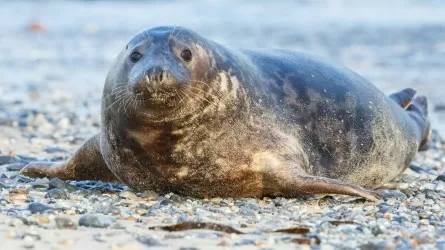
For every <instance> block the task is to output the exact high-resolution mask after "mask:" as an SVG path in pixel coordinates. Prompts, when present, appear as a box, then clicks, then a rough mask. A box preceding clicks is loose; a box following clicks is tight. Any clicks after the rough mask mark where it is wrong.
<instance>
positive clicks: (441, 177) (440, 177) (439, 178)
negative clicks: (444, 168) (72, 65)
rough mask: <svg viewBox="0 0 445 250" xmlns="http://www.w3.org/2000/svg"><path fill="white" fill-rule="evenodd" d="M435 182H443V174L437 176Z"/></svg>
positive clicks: (444, 174)
mask: <svg viewBox="0 0 445 250" xmlns="http://www.w3.org/2000/svg"><path fill="white" fill-rule="evenodd" d="M436 180H438V181H443V182H445V172H444V173H441V174H440V175H439V176H437V178H436Z"/></svg>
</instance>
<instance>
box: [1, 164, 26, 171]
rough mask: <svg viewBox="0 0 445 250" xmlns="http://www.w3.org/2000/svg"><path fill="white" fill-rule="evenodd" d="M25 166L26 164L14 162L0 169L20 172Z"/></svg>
mask: <svg viewBox="0 0 445 250" xmlns="http://www.w3.org/2000/svg"><path fill="white" fill-rule="evenodd" d="M25 166H26V163H23V162H15V163H8V164H4V165H2V166H1V167H4V168H6V170H8V171H20V170H22V168H24V167H25Z"/></svg>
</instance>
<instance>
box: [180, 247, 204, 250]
mask: <svg viewBox="0 0 445 250" xmlns="http://www.w3.org/2000/svg"><path fill="white" fill-rule="evenodd" d="M179 250H199V248H196V247H180V248H179Z"/></svg>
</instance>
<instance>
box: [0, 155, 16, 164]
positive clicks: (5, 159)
mask: <svg viewBox="0 0 445 250" xmlns="http://www.w3.org/2000/svg"><path fill="white" fill-rule="evenodd" d="M18 162H21V160H20V158H19V157H17V156H9V155H0V165H5V164H10V163H18Z"/></svg>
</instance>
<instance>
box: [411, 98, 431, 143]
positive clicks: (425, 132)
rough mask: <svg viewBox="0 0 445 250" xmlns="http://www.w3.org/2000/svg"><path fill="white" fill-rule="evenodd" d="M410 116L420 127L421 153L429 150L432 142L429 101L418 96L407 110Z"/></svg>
mask: <svg viewBox="0 0 445 250" xmlns="http://www.w3.org/2000/svg"><path fill="white" fill-rule="evenodd" d="M406 111H407V112H408V114H409V116H410V117H411V118H412V119H413V120H414V121H415V122H416V124H417V125H418V129H419V133H420V137H421V138H420V144H419V151H425V150H427V149H428V144H429V142H430V140H431V123H430V121H429V119H428V101H427V99H426V97H425V96H417V97H416V98H414V100H413V102H412V104H411V105H409V107H408V108H407V109H406Z"/></svg>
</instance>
